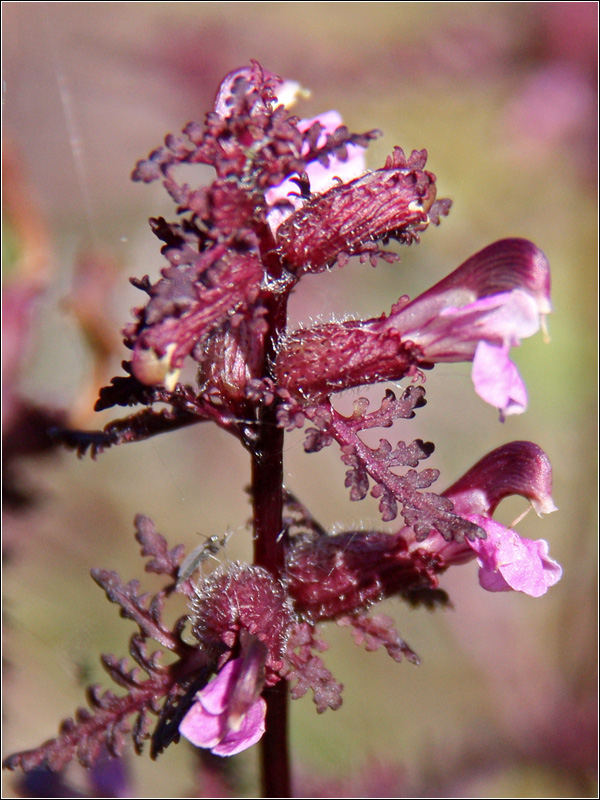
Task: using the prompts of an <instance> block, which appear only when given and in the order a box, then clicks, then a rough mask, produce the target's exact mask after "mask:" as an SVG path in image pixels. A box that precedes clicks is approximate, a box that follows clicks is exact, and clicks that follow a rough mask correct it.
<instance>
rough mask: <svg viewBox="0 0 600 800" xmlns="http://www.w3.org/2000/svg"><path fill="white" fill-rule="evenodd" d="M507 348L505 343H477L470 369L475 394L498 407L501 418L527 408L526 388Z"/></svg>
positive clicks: (521, 411)
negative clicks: (500, 344) (503, 344)
mask: <svg viewBox="0 0 600 800" xmlns="http://www.w3.org/2000/svg"><path fill="white" fill-rule="evenodd" d="M508 350H509V348H508V346H506V345H505V346H499V345H495V344H490V342H486V341H481V342H479V344H478V345H477V349H476V350H475V356H474V358H473V369H472V371H471V377H472V378H473V384H474V385H475V391H476V392H477V394H478V395H479V396H480V397H481V398H482V400H485V401H486V403H489V404H490V405H492V406H494V407H495V408H498V409H500V414H501V416H502V417H504V416H506V415H508V414H522V413H523V411H525V409H526V408H527V390H526V389H525V384H524V383H523V380H522V378H521V376H520V375H519V370H518V369H517V368H516V366H515V365H514V364H513V362H512V361H511V360H510V359H509V358H508Z"/></svg>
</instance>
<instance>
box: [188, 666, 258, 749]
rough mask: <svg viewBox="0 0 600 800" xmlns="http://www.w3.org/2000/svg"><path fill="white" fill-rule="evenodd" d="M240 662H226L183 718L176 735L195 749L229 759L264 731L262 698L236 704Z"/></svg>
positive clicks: (241, 669) (254, 741) (255, 740)
mask: <svg viewBox="0 0 600 800" xmlns="http://www.w3.org/2000/svg"><path fill="white" fill-rule="evenodd" d="M243 672H244V659H243V658H235V659H233V660H232V661H229V662H228V663H227V664H226V665H225V666H224V667H223V669H222V670H221V671H220V672H219V673H218V675H217V676H216V678H215V679H214V680H213V681H211V683H209V684H208V685H207V686H206V687H205V688H204V689H202V691H200V692H198V694H197V695H196V702H195V703H194V705H193V706H192V707H191V708H190V710H189V711H188V712H187V714H186V715H185V717H184V718H183V720H182V722H181V724H180V726H179V732H180V733H181V734H182V736H185V738H186V739H188V740H189V741H190V742H191V743H192V744H194V745H196V747H204V748H207V749H209V750H211V751H212V752H213V753H214V754H215V755H217V756H233V755H236V753H240V752H241V751H242V750H246V749H247V748H248V747H251V746H252V745H253V744H256V742H258V740H259V739H260V738H261V736H262V735H263V733H264V732H265V714H266V710H267V705H266V703H265V701H264V700H263V698H262V697H258V699H254V693H253V697H252V699H251V700H250V699H248V700H246V702H242V703H240V702H239V700H240V698H239V694H240V692H239V685H240V684H242V683H243V681H241V680H240V678H241V677H242V673H243Z"/></svg>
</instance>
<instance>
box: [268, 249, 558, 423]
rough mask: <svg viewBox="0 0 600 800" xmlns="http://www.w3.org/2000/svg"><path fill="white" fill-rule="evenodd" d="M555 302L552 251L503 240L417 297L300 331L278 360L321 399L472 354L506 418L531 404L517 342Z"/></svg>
mask: <svg viewBox="0 0 600 800" xmlns="http://www.w3.org/2000/svg"><path fill="white" fill-rule="evenodd" d="M551 310H552V307H551V304H550V269H549V266H548V262H547V260H546V258H545V256H544V254H543V253H542V252H541V250H539V249H538V248H537V247H536V246H535V245H534V244H532V243H531V242H529V241H527V240H525V239H502V240H500V241H498V242H495V243H494V244H491V245H489V247H486V248H485V249H484V250H481V251H480V252H478V253H476V254H475V255H474V256H472V257H471V258H469V259H468V260H467V261H465V262H464V263H463V264H462V265H461V266H460V267H458V269H456V270H454V272H452V273H451V274H450V275H448V276H447V277H446V278H444V279H443V280H441V281H440V282H439V283H437V284H436V285H435V286H433V287H431V288H430V289H428V290H427V291H426V292H424V293H423V294H421V295H419V296H418V297H416V298H415V299H414V300H412V301H411V302H408V300H407V298H400V300H399V301H398V302H397V303H396V304H395V305H394V306H393V307H392V310H391V313H390V314H389V315H382V316H381V317H378V318H376V319H370V320H364V321H359V320H356V321H355V320H352V321H348V322H343V323H329V324H326V325H320V326H314V327H312V328H309V329H306V330H299V331H294V332H293V333H291V334H290V335H289V336H288V338H287V339H286V341H285V342H284V343H283V346H282V348H281V350H280V352H279V355H278V359H277V364H276V369H277V372H278V377H279V379H280V381H281V383H282V384H283V385H284V386H285V388H287V389H288V390H289V391H290V392H291V393H292V394H293V395H294V396H296V397H299V398H303V399H309V400H313V399H319V398H321V397H323V396H325V395H327V394H331V393H333V392H335V391H341V390H343V389H348V388H350V387H352V386H359V385H361V384H369V383H374V382H376V381H385V380H399V379H401V378H403V377H405V376H407V375H411V374H414V373H415V371H416V370H418V369H419V368H421V369H422V368H429V367H432V366H433V365H434V364H435V363H438V362H457V361H472V362H473V371H472V377H473V381H474V384H475V389H476V391H477V393H478V394H479V395H480V396H481V397H482V398H483V399H484V400H486V401H487V402H489V403H491V404H492V405H494V406H495V407H496V408H498V409H500V414H501V417H504V416H505V415H507V414H515V413H520V412H522V411H524V410H525V408H526V405H527V393H526V390H525V386H524V384H523V381H522V379H521V376H520V375H519V372H518V370H517V368H516V366H515V365H514V364H513V362H512V361H510V359H509V358H508V353H509V350H510V348H511V347H513V346H516V345H518V344H519V343H520V341H521V339H523V338H525V337H528V336H532V335H533V334H534V333H536V332H537V331H538V330H539V329H540V327H543V325H544V318H545V315H546V314H548V313H550V311H551Z"/></svg>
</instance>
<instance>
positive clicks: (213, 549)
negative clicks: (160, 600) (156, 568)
mask: <svg viewBox="0 0 600 800" xmlns="http://www.w3.org/2000/svg"><path fill="white" fill-rule="evenodd" d="M232 533H233V531H227V532H226V533H225V534H224V535H223V536H222V537H221V538H220V539H219V537H218V536H216V535H213V536H208V537H207V539H206V541H205V542H204V543H203V544H199V545H198V546H197V547H194V549H193V550H191V551H190V552H189V553H188V554H187V556H186V557H185V558H184V559H183V561H182V562H181V566H180V567H179V572H178V573H177V584H176V585H177V587H179V586H181V584H182V583H184V582H185V581H187V580H189V578H191V576H192V575H193V574H194V572H196V570H197V569H198V568H199V567H200V565H201V564H202V563H203V562H204V561H206V560H207V559H208V558H212V559H214V560H215V561H218V560H219V559H218V558H217V553H218V552H219V550H221V549H222V548H224V547H225V545H226V544H227V542H228V541H229V538H230V537H231V535H232Z"/></svg>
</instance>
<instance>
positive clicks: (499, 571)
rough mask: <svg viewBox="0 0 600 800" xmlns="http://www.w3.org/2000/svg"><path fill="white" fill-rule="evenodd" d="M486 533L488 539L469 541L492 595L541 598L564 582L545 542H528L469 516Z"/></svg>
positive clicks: (481, 579)
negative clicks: (521, 594)
mask: <svg viewBox="0 0 600 800" xmlns="http://www.w3.org/2000/svg"><path fill="white" fill-rule="evenodd" d="M468 519H470V520H471V521H472V522H476V523H477V524H478V525H480V526H481V527H482V528H483V529H484V530H485V532H486V534H487V538H486V539H475V540H474V541H469V542H468V544H469V546H470V547H471V548H472V549H473V550H474V551H475V553H476V554H477V560H478V562H479V566H480V569H479V582H480V584H481V586H482V587H483V588H484V589H487V590H488V591H490V592H501V591H509V590H511V589H513V590H514V591H517V592H524V593H525V594H528V595H531V597H540V596H541V595H543V594H545V593H546V592H547V591H548V589H549V588H550V586H553V585H554V584H555V583H557V581H559V580H560V578H561V575H562V568H561V567H560V565H559V564H557V563H556V561H554V560H553V559H551V558H549V557H548V543H547V542H545V541H544V540H543V539H538V540H537V541H532V540H531V539H525V538H523V537H521V536H519V534H518V533H517V532H516V531H514V530H512V529H510V528H505V527H504V525H501V524H500V523H499V522H495V521H494V520H492V519H488V518H487V517H482V516H481V515H479V514H473V515H469V516H468Z"/></svg>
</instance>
